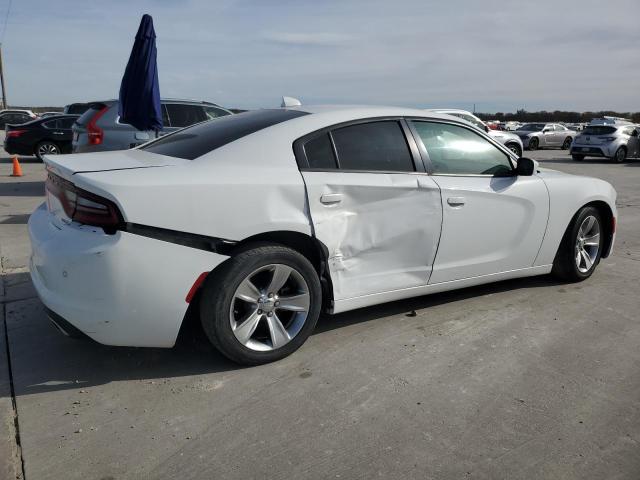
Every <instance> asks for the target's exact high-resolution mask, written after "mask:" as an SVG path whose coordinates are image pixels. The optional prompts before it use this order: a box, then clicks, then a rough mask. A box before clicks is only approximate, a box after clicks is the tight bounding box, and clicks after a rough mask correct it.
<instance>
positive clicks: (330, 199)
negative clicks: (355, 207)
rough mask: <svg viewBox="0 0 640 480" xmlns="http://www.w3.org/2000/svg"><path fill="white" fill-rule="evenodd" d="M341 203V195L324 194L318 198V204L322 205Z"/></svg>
mask: <svg viewBox="0 0 640 480" xmlns="http://www.w3.org/2000/svg"><path fill="white" fill-rule="evenodd" d="M341 201H342V194H341V193H325V194H323V195H322V196H321V197H320V203H323V204H324V205H333V204H336V203H340V202H341Z"/></svg>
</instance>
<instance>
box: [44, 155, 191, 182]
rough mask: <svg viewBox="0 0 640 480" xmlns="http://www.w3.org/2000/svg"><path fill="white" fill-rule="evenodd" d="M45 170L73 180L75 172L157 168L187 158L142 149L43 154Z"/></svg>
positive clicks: (176, 163)
mask: <svg viewBox="0 0 640 480" xmlns="http://www.w3.org/2000/svg"><path fill="white" fill-rule="evenodd" d="M44 163H45V164H46V166H47V170H49V171H51V172H53V173H55V174H56V175H59V176H61V177H62V178H66V179H67V180H70V181H73V175H75V174H77V173H89V172H108V171H113V170H131V169H136V168H158V167H170V166H176V165H184V164H188V163H190V162H188V161H187V160H183V159H180V158H173V157H167V156H164V155H158V154H155V153H150V152H145V151H143V150H119V151H115V152H95V153H75V154H73V155H50V156H47V155H45V157H44Z"/></svg>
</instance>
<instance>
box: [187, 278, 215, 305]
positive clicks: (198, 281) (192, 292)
mask: <svg viewBox="0 0 640 480" xmlns="http://www.w3.org/2000/svg"><path fill="white" fill-rule="evenodd" d="M207 275H209V272H202V273H201V274H200V275H199V276H198V278H196V281H195V282H193V285H192V286H191V288H190V289H189V293H187V296H186V297H185V301H186V302H187V303H191V300H193V297H195V296H196V293H197V292H198V289H199V288H200V286H201V285H202V283H203V282H204V281H205V279H206V278H207Z"/></svg>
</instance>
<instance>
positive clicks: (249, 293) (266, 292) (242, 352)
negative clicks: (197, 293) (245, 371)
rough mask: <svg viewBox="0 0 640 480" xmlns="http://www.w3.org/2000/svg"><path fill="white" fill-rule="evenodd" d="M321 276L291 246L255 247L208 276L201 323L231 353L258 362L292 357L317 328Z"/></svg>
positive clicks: (232, 356) (241, 359) (236, 358)
mask: <svg viewBox="0 0 640 480" xmlns="http://www.w3.org/2000/svg"><path fill="white" fill-rule="evenodd" d="M321 297H322V294H321V288H320V281H319V279H318V274H317V273H316V271H315V269H314V268H313V266H312V265H311V263H310V262H309V260H307V259H306V258H305V257H304V256H302V255H301V254H300V253H298V252H296V251H295V250H292V249H290V248H287V247H284V246H279V245H270V246H256V248H252V249H248V250H245V251H243V252H241V253H239V254H238V255H235V256H233V257H231V258H230V259H229V260H227V262H225V264H224V265H223V266H222V267H221V268H220V269H219V270H218V271H215V272H214V273H213V274H212V275H210V276H209V278H208V279H207V283H206V285H205V288H204V290H203V292H202V298H201V321H202V326H203V328H204V331H205V332H206V334H207V337H208V338H209V340H210V341H211V343H213V345H214V346H215V347H216V348H217V349H218V350H219V351H220V352H221V353H222V354H224V355H225V356H226V357H228V358H230V359H231V360H233V361H235V362H237V363H241V364H244V365H259V364H262V363H268V362H272V361H275V360H279V359H281V358H284V357H286V356H287V355H290V354H291V353H293V352H294V351H295V350H297V349H298V348H299V347H300V346H301V345H302V344H303V343H304V342H305V340H306V339H307V338H308V337H309V335H310V334H311V332H313V329H314V328H315V325H316V322H317V320H318V316H319V314H320V305H321Z"/></svg>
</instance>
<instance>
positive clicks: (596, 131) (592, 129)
mask: <svg viewBox="0 0 640 480" xmlns="http://www.w3.org/2000/svg"><path fill="white" fill-rule="evenodd" d="M616 130H617V128H616V127H606V126H603V125H590V126H587V127H586V128H585V129H584V131H583V132H582V133H583V134H584V135H608V134H611V133H614V132H615V131H616Z"/></svg>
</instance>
